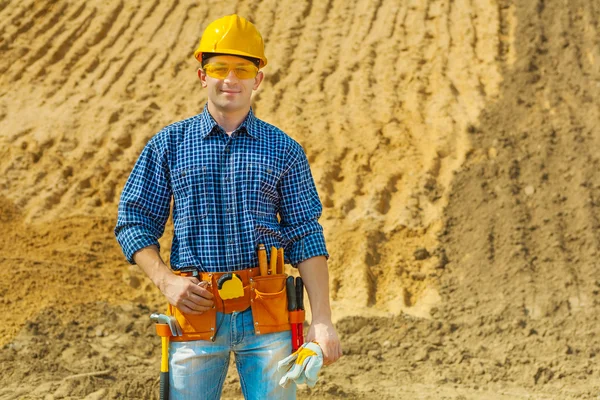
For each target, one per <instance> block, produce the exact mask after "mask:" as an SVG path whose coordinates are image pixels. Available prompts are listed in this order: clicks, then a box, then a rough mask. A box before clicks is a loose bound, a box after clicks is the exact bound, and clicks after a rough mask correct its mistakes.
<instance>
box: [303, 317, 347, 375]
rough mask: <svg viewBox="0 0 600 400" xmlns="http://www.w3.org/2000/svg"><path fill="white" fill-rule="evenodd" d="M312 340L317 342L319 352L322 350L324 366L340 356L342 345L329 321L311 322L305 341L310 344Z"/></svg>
mask: <svg viewBox="0 0 600 400" xmlns="http://www.w3.org/2000/svg"><path fill="white" fill-rule="evenodd" d="M313 340H314V341H315V342H317V343H318V344H319V346H321V350H323V364H324V365H330V364H333V363H334V362H336V361H337V359H338V358H340V357H341V356H342V345H341V343H340V339H339V338H338V334H337V332H336V331H335V327H334V326H333V322H331V320H327V321H314V320H313V321H312V322H311V324H310V328H309V329H308V333H307V334H306V341H307V342H311V341H313Z"/></svg>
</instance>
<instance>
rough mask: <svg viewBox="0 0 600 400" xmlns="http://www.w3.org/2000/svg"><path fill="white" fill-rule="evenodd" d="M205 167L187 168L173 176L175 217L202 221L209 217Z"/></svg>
mask: <svg viewBox="0 0 600 400" xmlns="http://www.w3.org/2000/svg"><path fill="white" fill-rule="evenodd" d="M206 176H207V168H206V167H205V166H194V167H185V168H179V169H177V170H174V171H173V172H172V174H171V182H172V186H173V201H174V208H173V217H174V218H181V219H188V218H192V219H201V218H204V217H206V215H207V210H208V207H207V203H208V201H207V196H206Z"/></svg>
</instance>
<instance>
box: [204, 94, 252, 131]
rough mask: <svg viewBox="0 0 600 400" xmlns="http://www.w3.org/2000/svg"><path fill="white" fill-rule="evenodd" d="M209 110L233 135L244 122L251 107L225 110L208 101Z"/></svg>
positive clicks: (222, 126) (218, 122)
mask: <svg viewBox="0 0 600 400" xmlns="http://www.w3.org/2000/svg"><path fill="white" fill-rule="evenodd" d="M208 112H210V115H211V116H212V117H213V118H214V119H215V122H216V123H217V124H219V126H220V127H221V128H223V129H224V130H225V132H226V133H227V134H228V135H231V134H232V133H233V131H235V130H236V129H237V128H238V127H239V126H240V125H241V124H242V122H244V120H245V119H246V117H247V116H248V113H249V112H250V107H248V108H247V109H241V110H235V111H223V110H218V109H217V108H216V107H215V106H214V105H213V104H212V103H211V102H208Z"/></svg>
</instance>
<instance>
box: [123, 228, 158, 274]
mask: <svg viewBox="0 0 600 400" xmlns="http://www.w3.org/2000/svg"><path fill="white" fill-rule="evenodd" d="M117 241H118V242H119V244H120V245H121V248H122V249H123V254H125V257H126V258H127V261H129V263H130V264H134V265H135V261H134V259H133V255H134V254H135V253H136V252H137V251H139V250H141V249H143V248H144V247H148V246H152V245H156V247H157V248H158V251H159V252H160V244H159V243H158V240H156V238H155V237H154V236H152V235H149V234H148V233H145V232H144V231H143V230H142V229H139V228H129V229H125V230H122V231H121V232H119V234H118V236H117Z"/></svg>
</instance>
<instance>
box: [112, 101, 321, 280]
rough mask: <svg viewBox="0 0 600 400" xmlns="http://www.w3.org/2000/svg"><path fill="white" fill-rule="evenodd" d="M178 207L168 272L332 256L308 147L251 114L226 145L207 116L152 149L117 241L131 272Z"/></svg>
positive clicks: (173, 128)
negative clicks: (274, 255) (278, 251)
mask: <svg viewBox="0 0 600 400" xmlns="http://www.w3.org/2000/svg"><path fill="white" fill-rule="evenodd" d="M171 204H172V206H173V223H174V228H175V229H174V236H173V242H172V246H171V260H170V261H171V268H172V269H174V270H178V269H181V268H183V267H189V266H195V267H197V268H198V269H199V270H200V271H206V272H225V271H236V270H240V269H246V268H252V267H256V266H257V265H258V257H257V253H256V247H257V245H258V244H259V243H263V244H265V246H266V248H267V253H268V254H267V255H268V256H269V253H270V249H271V246H275V247H278V248H279V247H283V248H284V249H285V255H286V257H285V258H286V262H287V263H289V264H292V265H293V266H297V264H298V263H300V262H301V261H304V260H306V259H308V258H311V257H315V256H320V255H324V256H326V257H329V254H328V253H327V249H326V246H325V238H324V236H323V228H322V227H321V225H320V224H319V222H318V219H319V217H320V216H321V212H322V205H321V201H320V200H319V195H318V193H317V189H316V187H315V184H314V180H313V177H312V175H311V172H310V167H309V165H308V160H307V158H306V155H305V153H304V150H303V149H302V147H301V146H300V145H299V144H298V143H297V142H296V141H294V140H293V139H292V138H290V137H289V136H288V135H286V134H285V133H284V132H282V131H281V130H279V129H278V128H276V127H274V126H272V125H270V124H267V123H266V122H264V121H261V120H260V119H258V118H257V117H256V116H255V115H254V114H253V112H252V110H250V112H249V114H248V116H247V117H246V119H245V120H244V122H243V123H242V124H241V125H240V127H239V128H238V129H237V130H236V131H235V132H233V133H232V134H231V136H228V135H227V134H226V133H225V131H223V129H222V128H221V127H219V126H218V125H217V123H216V122H215V120H214V119H213V118H212V116H211V115H210V113H209V112H208V109H207V108H206V107H205V108H204V111H203V112H202V113H201V114H199V115H196V116H194V117H192V118H189V119H186V120H183V121H180V122H176V123H174V124H172V125H169V126H167V127H166V128H164V129H163V130H162V131H160V132H159V133H158V134H156V135H155V136H154V137H153V138H152V139H151V140H150V141H149V142H148V144H147V145H146V147H145V148H144V150H143V151H142V154H141V155H140V157H139V159H138V160H137V163H136V164H135V166H134V168H133V171H132V172H131V175H130V176H129V179H128V180H127V183H126V184H125V188H124V189H123V192H122V194H121V200H120V203H119V214H118V219H117V226H116V228H115V235H116V237H117V240H118V242H119V244H120V245H121V247H122V249H123V253H124V254H125V256H126V257H127V260H128V261H129V262H130V263H132V264H133V263H134V260H133V255H134V253H135V252H136V251H138V250H140V249H142V248H144V247H147V246H149V245H153V244H154V245H156V246H159V243H158V239H159V238H160V237H161V236H162V234H163V232H164V229H165V224H166V222H167V220H168V218H169V214H170V210H171Z"/></svg>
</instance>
